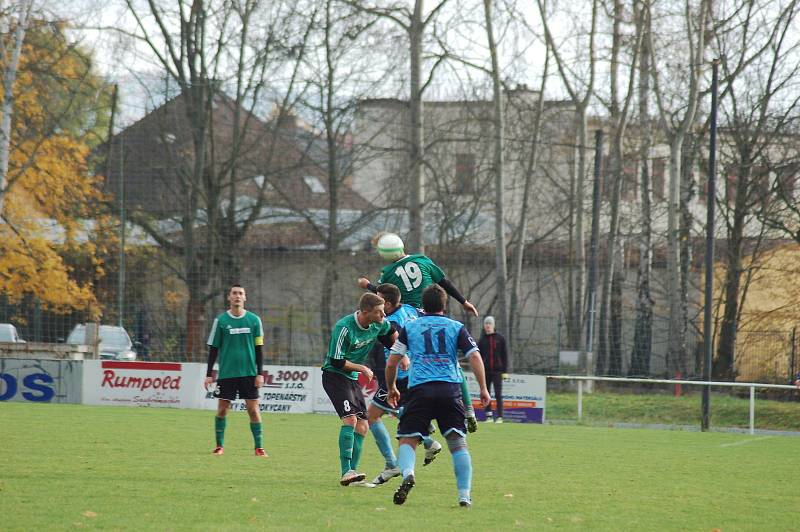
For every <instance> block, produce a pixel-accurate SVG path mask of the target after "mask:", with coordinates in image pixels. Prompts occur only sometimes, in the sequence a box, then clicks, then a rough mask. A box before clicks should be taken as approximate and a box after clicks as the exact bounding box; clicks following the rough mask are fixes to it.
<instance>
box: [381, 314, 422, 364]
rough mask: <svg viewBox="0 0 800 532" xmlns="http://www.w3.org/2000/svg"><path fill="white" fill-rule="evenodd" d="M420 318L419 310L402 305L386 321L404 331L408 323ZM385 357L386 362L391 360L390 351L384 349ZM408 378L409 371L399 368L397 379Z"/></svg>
mask: <svg viewBox="0 0 800 532" xmlns="http://www.w3.org/2000/svg"><path fill="white" fill-rule="evenodd" d="M418 317H419V312H417V309H415V308H414V307H412V306H411V305H406V304H405V303H403V304H402V305H400V306H399V307H398V308H397V309H396V310H395V311H394V312H392V313H391V314H389V315H387V316H386V319H387V320H388V321H390V322H392V323H394V324H395V325H396V326H397V330H398V331H400V330H402V328H403V327H405V325H406V323H408V322H409V321H411V320H415V319H417V318H418ZM383 351H384V355H385V356H386V360H387V362H388V360H389V354H390V351H389V350H388V349H386V348H385V347H384V348H383ZM405 378H408V370H407V369H400V366H398V367H397V379H398V380H399V379H405Z"/></svg>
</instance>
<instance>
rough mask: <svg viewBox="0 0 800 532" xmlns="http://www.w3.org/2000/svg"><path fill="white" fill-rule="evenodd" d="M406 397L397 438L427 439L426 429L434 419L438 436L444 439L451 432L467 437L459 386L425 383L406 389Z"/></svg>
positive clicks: (438, 382) (452, 383) (444, 383)
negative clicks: (437, 426)
mask: <svg viewBox="0 0 800 532" xmlns="http://www.w3.org/2000/svg"><path fill="white" fill-rule="evenodd" d="M406 395H407V396H408V399H407V400H406V401H405V405H404V407H403V413H402V416H400V424H399V425H398V426H397V437H398V438H412V437H414V436H419V437H420V438H422V437H425V436H429V435H430V434H429V432H428V427H429V426H430V424H431V421H432V420H434V419H435V420H436V424H437V425H439V432H441V433H442V435H444V436H447V435H448V434H449V433H450V432H453V431H455V432H457V433H458V434H460V435H462V436H466V435H467V430H466V416H465V409H464V400H463V399H462V398H461V384H459V383H454V382H441V381H436V382H426V383H425V384H418V385H416V386H414V387H412V388H409V389H408V392H406Z"/></svg>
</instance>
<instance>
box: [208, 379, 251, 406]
mask: <svg viewBox="0 0 800 532" xmlns="http://www.w3.org/2000/svg"><path fill="white" fill-rule="evenodd" d="M237 394H238V396H239V399H251V400H252V399H258V388H256V376H255V375H253V376H251V377H231V378H230V379H219V380H218V381H217V386H216V387H215V388H214V397H216V398H217V399H225V400H226V401H235V400H236V396H237Z"/></svg>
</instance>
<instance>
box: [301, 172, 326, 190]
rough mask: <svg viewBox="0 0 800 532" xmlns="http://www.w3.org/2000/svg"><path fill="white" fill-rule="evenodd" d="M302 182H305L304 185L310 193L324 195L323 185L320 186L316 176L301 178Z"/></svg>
mask: <svg viewBox="0 0 800 532" xmlns="http://www.w3.org/2000/svg"><path fill="white" fill-rule="evenodd" d="M303 181H305V183H306V185H308V188H310V189H311V192H313V193H314V194H325V185H323V184H322V181H320V179H319V178H318V177H317V176H314V175H307V176H303Z"/></svg>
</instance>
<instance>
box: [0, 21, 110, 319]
mask: <svg viewBox="0 0 800 532" xmlns="http://www.w3.org/2000/svg"><path fill="white" fill-rule="evenodd" d="M63 30H64V27H63V26H62V25H60V24H53V23H47V22H43V21H35V22H33V23H32V24H31V26H30V27H29V29H28V32H27V34H26V38H25V43H24V45H23V48H22V53H21V56H20V63H19V70H18V73H17V81H16V84H15V86H14V109H13V117H12V134H11V146H10V155H9V168H8V173H7V183H8V184H7V192H6V201H5V207H4V209H3V213H2V219H0V295H3V296H5V298H6V300H7V301H8V302H9V303H12V304H14V303H18V302H19V301H20V300H22V299H23V298H25V297H29V296H32V297H35V298H36V299H37V300H38V301H39V302H40V303H41V305H42V307H43V308H44V309H46V310H50V311H54V312H69V311H73V310H83V311H86V312H87V313H88V314H89V315H90V316H91V317H96V316H97V315H98V314H99V312H100V309H99V307H98V305H97V299H96V297H95V294H94V290H93V286H94V284H95V283H96V281H97V279H98V278H99V277H101V276H102V275H103V273H104V272H103V257H104V256H105V255H106V254H107V252H108V247H109V246H112V245H113V244H114V242H113V240H112V239H111V237H109V236H108V235H113V233H114V232H113V231H108V230H107V226H108V225H109V224H110V223H111V222H110V219H109V217H108V216H107V215H105V214H104V213H103V208H102V205H103V197H102V192H101V187H102V178H100V177H97V176H94V175H92V173H91V172H90V168H89V158H90V154H91V150H92V148H93V147H94V146H96V145H98V144H99V143H100V141H101V140H102V138H103V137H104V136H105V134H106V133H105V131H104V129H105V128H107V127H108V119H109V113H110V106H109V101H110V98H109V95H110V91H109V87H108V86H107V84H106V83H104V82H103V80H102V79H101V78H100V77H99V76H98V75H96V74H95V73H94V72H93V68H92V63H91V60H90V57H89V56H88V55H87V54H85V53H84V52H83V51H81V50H80V49H79V48H78V47H77V46H76V45H75V44H74V43H71V42H69V40H68V39H67V38H66V36H65V33H64V31H63Z"/></svg>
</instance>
